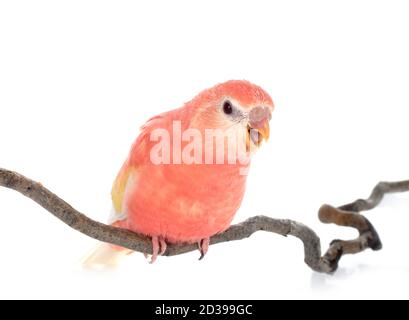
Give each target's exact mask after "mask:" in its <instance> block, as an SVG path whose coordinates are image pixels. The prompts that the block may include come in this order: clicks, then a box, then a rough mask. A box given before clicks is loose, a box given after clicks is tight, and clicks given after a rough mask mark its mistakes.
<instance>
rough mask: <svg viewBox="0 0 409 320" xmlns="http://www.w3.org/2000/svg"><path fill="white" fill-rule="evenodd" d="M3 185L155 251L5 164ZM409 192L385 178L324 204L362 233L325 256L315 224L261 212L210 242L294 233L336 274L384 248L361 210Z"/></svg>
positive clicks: (309, 256) (324, 212)
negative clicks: (350, 197)
mask: <svg viewBox="0 0 409 320" xmlns="http://www.w3.org/2000/svg"><path fill="white" fill-rule="evenodd" d="M0 186H3V187H6V188H9V189H13V190H15V191H17V192H20V193H21V194H23V195H25V196H26V197H28V198H30V199H32V200H33V201H35V202H37V203H38V204H39V205H40V206H42V207H43V208H44V209H46V210H47V211H49V212H50V213H52V214H53V215H54V216H55V217H57V218H58V219H60V220H61V221H62V222H64V223H65V224H67V225H68V226H70V227H71V228H73V229H75V230H77V231H79V232H81V233H83V234H85V235H87V236H89V237H91V238H94V239H96V240H99V241H102V242H107V243H111V244H114V245H118V246H121V247H125V248H127V249H130V250H133V251H139V252H143V253H148V254H151V253H152V245H151V240H150V239H149V238H148V237H146V236H143V235H140V234H137V233H134V232H132V231H129V230H125V229H120V228H116V227H112V226H109V225H105V224H103V223H100V222H97V221H94V220H92V219H90V218H88V217H87V216H85V215H84V214H82V213H80V212H79V211H77V210H75V209H74V208H73V207H72V206H70V205H69V204H68V203H67V202H65V201H64V200H62V199H61V198H59V197H58V196H57V195H55V194H53V193H52V192H51V191H49V190H48V189H46V188H45V187H44V186H42V185H41V184H40V183H38V182H35V181H33V180H30V179H28V178H26V177H24V176H22V175H20V174H18V173H16V172H13V171H9V170H6V169H1V168H0ZM405 191H409V181H401V182H381V183H379V184H378V185H377V186H376V187H375V188H374V189H373V191H372V194H371V196H370V197H369V198H368V199H366V200H364V199H359V200H356V201H355V202H352V203H349V204H346V205H344V206H341V207H338V208H334V207H332V206H330V205H323V206H322V207H321V208H320V210H319V218H320V220H321V222H323V223H335V224H337V225H339V226H347V227H352V228H355V229H357V230H358V231H359V237H358V238H357V239H355V240H350V241H342V240H334V241H333V242H332V243H331V244H330V247H329V249H328V250H327V252H326V253H325V254H324V256H321V244H320V239H319V237H318V236H317V235H316V234H315V232H314V231H313V230H311V229H310V228H309V227H307V226H305V225H303V224H301V223H299V222H295V221H292V220H282V219H273V218H269V217H265V216H255V217H252V218H250V219H247V220H246V221H244V222H242V223H239V224H236V225H232V226H231V227H230V228H229V229H228V230H226V231H225V232H223V233H220V234H218V235H215V236H213V237H212V238H211V239H210V244H211V245H213V244H217V243H222V242H228V241H235V240H242V239H245V238H248V237H250V236H251V235H252V234H253V233H255V232H257V231H267V232H272V233H277V234H280V235H282V236H288V235H291V236H294V237H297V238H299V239H300V240H301V241H302V242H303V244H304V253H305V262H306V264H307V265H308V266H309V267H310V268H311V269H313V270H315V271H317V272H324V273H332V272H334V271H336V269H337V267H338V262H339V260H340V259H341V257H342V256H343V255H344V254H353V253H359V252H361V251H363V250H365V249H367V248H370V249H372V250H380V249H381V248H382V244H381V241H380V239H379V236H378V234H377V232H376V230H375V228H374V227H373V226H372V224H371V223H370V222H369V220H367V219H366V218H365V217H364V216H362V215H360V214H359V212H360V211H365V210H370V209H373V208H375V207H376V206H377V205H378V204H379V203H380V202H381V201H382V199H383V197H384V196H385V194H387V193H394V192H405ZM196 249H197V246H196V245H194V244H169V246H168V248H167V251H166V253H165V255H167V256H174V255H178V254H182V253H186V252H190V251H194V250H196Z"/></svg>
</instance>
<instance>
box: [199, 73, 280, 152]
mask: <svg viewBox="0 0 409 320" xmlns="http://www.w3.org/2000/svg"><path fill="white" fill-rule="evenodd" d="M192 102H193V105H194V106H195V109H196V116H195V117H194V122H195V126H197V127H201V128H206V129H222V130H236V131H237V132H238V133H242V135H241V136H242V137H244V139H245V144H246V150H247V151H248V150H256V149H258V148H259V147H260V146H261V144H262V142H263V141H264V140H268V138H269V136H270V126H269V122H270V120H271V114H272V112H273V110H274V103H273V100H272V99H271V97H270V96H269V94H268V93H267V92H265V91H264V90H263V89H262V88H260V87H259V86H257V85H254V84H252V83H250V82H248V81H245V80H231V81H227V82H224V83H221V84H218V85H216V86H214V87H213V88H210V89H207V90H205V91H203V92H202V93H201V94H199V96H197V97H196V98H195V99H194V100H193V101H192Z"/></svg>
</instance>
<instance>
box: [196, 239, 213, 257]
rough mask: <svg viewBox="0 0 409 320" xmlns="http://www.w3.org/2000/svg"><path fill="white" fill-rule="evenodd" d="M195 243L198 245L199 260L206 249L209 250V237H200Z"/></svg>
mask: <svg viewBox="0 0 409 320" xmlns="http://www.w3.org/2000/svg"><path fill="white" fill-rule="evenodd" d="M197 244H198V245H199V251H200V258H199V260H202V259H203V258H204V256H205V255H206V253H207V251H209V245H210V238H205V239H202V240H200V241H199V242H198V243H197Z"/></svg>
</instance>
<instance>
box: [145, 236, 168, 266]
mask: <svg viewBox="0 0 409 320" xmlns="http://www.w3.org/2000/svg"><path fill="white" fill-rule="evenodd" d="M166 248H167V244H166V241H165V239H163V238H162V237H156V236H155V237H152V257H151V261H149V263H151V264H152V263H154V262H155V261H156V259H157V258H158V256H163V254H164V253H165V252H166ZM144 255H145V258H147V257H148V255H147V254H146V253H145V254H144Z"/></svg>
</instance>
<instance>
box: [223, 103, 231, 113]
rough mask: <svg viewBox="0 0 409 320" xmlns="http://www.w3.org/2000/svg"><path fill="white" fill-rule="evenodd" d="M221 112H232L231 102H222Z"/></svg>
mask: <svg viewBox="0 0 409 320" xmlns="http://www.w3.org/2000/svg"><path fill="white" fill-rule="evenodd" d="M223 112H224V113H225V114H232V113H233V105H232V104H231V102H230V101H228V100H227V101H225V102H224V103H223Z"/></svg>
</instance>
